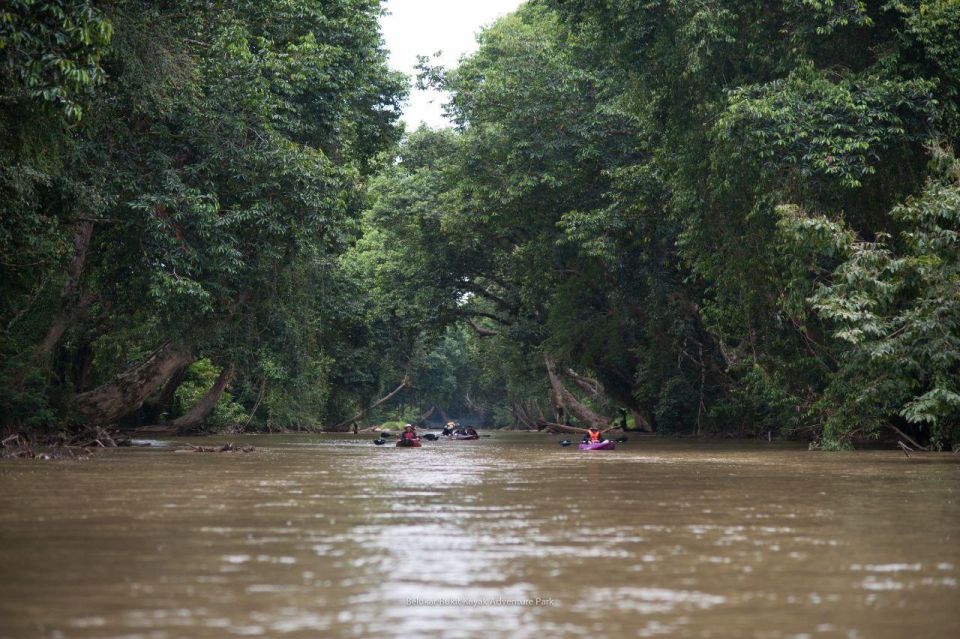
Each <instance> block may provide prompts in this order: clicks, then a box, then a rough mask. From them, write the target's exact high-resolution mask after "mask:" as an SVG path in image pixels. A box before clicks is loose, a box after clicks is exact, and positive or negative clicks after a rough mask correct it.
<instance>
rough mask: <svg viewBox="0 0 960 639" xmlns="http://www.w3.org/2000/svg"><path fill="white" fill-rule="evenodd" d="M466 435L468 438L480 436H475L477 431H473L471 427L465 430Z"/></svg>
mask: <svg viewBox="0 0 960 639" xmlns="http://www.w3.org/2000/svg"><path fill="white" fill-rule="evenodd" d="M467 435H468V436H470V437H479V436H480V435H478V434H477V431H475V430H474V429H473V428H472V427H471V428H468V429H467Z"/></svg>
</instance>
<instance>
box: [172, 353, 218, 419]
mask: <svg viewBox="0 0 960 639" xmlns="http://www.w3.org/2000/svg"><path fill="white" fill-rule="evenodd" d="M231 379H233V364H229V365H227V366H224V367H223V370H222V371H220V376H219V377H217V381H215V382H214V383H213V386H211V387H210V390H208V391H207V392H206V394H205V395H204V396H203V397H201V398H200V401H199V402H197V403H196V404H194V405H193V407H192V408H190V410H188V411H187V412H186V413H184V414H183V415H181V416H180V417H178V418H176V419H175V420H173V421H172V422H170V426H171V427H172V428H176V429H177V432H185V431H189V430H192V429H194V428H197V427H198V426H201V425H202V424H203V422H204V421H206V419H207V417H209V416H210V413H212V412H213V409H214V408H216V406H217V402H219V401H220V397H221V396H222V395H223V391H224V390H226V388H227V384H229V383H230V380H231Z"/></svg>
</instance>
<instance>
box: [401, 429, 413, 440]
mask: <svg viewBox="0 0 960 639" xmlns="http://www.w3.org/2000/svg"><path fill="white" fill-rule="evenodd" d="M400 437H401V439H416V438H417V433H416V432H414V431H412V430H405V431H403V434H402V435H401V436H400Z"/></svg>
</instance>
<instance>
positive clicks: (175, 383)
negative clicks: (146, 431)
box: [144, 362, 192, 424]
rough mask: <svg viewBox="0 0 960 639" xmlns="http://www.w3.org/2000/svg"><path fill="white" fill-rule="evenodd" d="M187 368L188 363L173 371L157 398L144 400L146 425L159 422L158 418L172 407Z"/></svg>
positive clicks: (188, 366) (185, 375) (185, 376)
mask: <svg viewBox="0 0 960 639" xmlns="http://www.w3.org/2000/svg"><path fill="white" fill-rule="evenodd" d="M191 363H192V362H191ZM189 368H190V363H188V364H187V365H186V366H181V367H180V368H178V369H177V370H176V371H174V373H173V375H171V376H170V379H168V380H167V383H166V384H164V385H163V388H162V389H161V390H160V394H159V395H158V396H157V398H156V399H155V400H154V399H148V400H146V402H145V403H144V419H146V420H147V423H148V424H152V423H154V422H157V421H159V419H160V416H161V415H163V413H165V412H167V411H168V410H170V407H171V406H173V399H174V397H175V396H176V394H177V389H178V388H180V386H182V385H183V382H184V380H185V379H186V378H187V370H189Z"/></svg>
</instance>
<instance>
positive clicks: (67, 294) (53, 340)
mask: <svg viewBox="0 0 960 639" xmlns="http://www.w3.org/2000/svg"><path fill="white" fill-rule="evenodd" d="M92 237H93V222H91V221H84V222H80V223H78V224H77V227H76V229H75V230H74V233H73V258H72V259H71V260H70V265H69V266H68V267H67V281H66V282H64V284H63V290H61V291H60V304H59V308H58V309H57V312H56V313H55V314H54V316H53V321H52V322H51V324H50V328H48V329H47V332H46V334H45V335H44V336H43V339H41V340H40V342H39V343H38V344H37V345H36V346H34V348H33V352H32V353H31V354H30V363H29V364H26V365H25V366H24V367H23V368H21V369H20V370H18V371H17V372H16V374H15V375H14V377H13V385H14V386H15V387H16V388H22V387H23V382H24V379H25V378H26V375H27V372H28V371H29V369H30V368H31V367H32V365H33V364H34V363H36V362H40V361H41V360H44V359H46V358H47V357H48V356H49V355H50V353H52V352H53V349H54V348H55V347H56V345H57V344H58V343H59V342H60V338H61V337H63V334H64V333H65V332H66V331H67V329H68V328H69V327H70V324H71V323H73V322H74V321H75V320H76V319H77V318H78V317H81V316H82V315H84V314H85V313H86V312H87V309H88V308H89V307H90V305H91V304H93V302H94V301H95V300H96V296H95V295H93V294H91V293H87V294H85V295H82V296H81V297H80V299H79V300H77V301H76V302H75V301H74V299H73V298H74V297H75V296H76V294H77V291H78V290H79V288H80V280H81V279H82V278H83V271H84V267H85V266H86V263H87V249H89V248H90V240H91V238H92Z"/></svg>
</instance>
